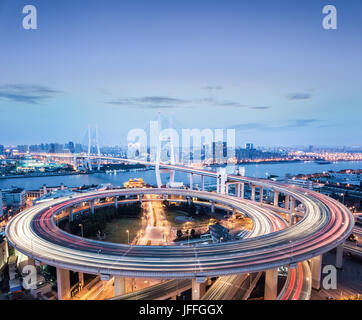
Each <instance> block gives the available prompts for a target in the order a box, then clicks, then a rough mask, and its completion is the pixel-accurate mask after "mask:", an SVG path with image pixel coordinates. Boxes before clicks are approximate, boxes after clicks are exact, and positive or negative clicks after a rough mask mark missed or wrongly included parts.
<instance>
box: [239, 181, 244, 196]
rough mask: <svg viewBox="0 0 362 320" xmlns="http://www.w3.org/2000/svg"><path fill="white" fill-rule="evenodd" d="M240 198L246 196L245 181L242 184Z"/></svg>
mask: <svg viewBox="0 0 362 320" xmlns="http://www.w3.org/2000/svg"><path fill="white" fill-rule="evenodd" d="M240 198H241V199H244V198H245V183H241V184H240Z"/></svg>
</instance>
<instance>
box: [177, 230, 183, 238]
mask: <svg viewBox="0 0 362 320" xmlns="http://www.w3.org/2000/svg"><path fill="white" fill-rule="evenodd" d="M176 236H177V238H178V239H180V238H181V237H182V231H181V229H178V230H177V233H176Z"/></svg>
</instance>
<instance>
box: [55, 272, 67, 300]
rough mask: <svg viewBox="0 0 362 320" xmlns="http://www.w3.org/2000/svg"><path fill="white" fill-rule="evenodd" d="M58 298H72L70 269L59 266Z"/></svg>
mask: <svg viewBox="0 0 362 320" xmlns="http://www.w3.org/2000/svg"><path fill="white" fill-rule="evenodd" d="M57 287H58V300H68V299H69V298H70V274H69V270H67V269H61V268H57Z"/></svg>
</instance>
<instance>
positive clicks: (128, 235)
mask: <svg viewBox="0 0 362 320" xmlns="http://www.w3.org/2000/svg"><path fill="white" fill-rule="evenodd" d="M126 232H127V237H128V244H129V230H126Z"/></svg>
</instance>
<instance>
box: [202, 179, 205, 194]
mask: <svg viewBox="0 0 362 320" xmlns="http://www.w3.org/2000/svg"><path fill="white" fill-rule="evenodd" d="M201 190H202V191H205V176H201Z"/></svg>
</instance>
